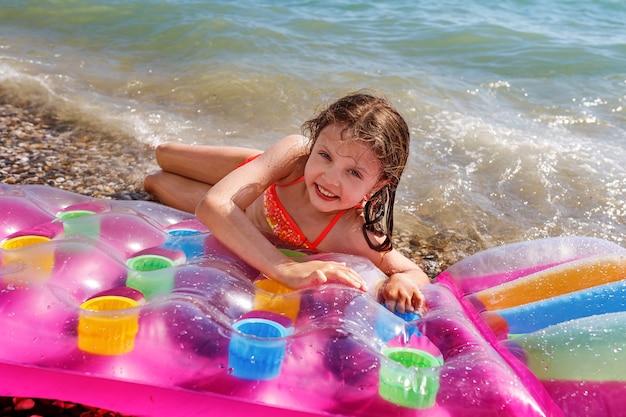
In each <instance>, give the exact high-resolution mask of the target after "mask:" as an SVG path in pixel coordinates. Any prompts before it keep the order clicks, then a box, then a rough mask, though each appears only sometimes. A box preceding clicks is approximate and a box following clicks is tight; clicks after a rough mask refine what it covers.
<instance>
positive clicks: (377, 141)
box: [302, 91, 410, 252]
mask: <svg viewBox="0 0 626 417" xmlns="http://www.w3.org/2000/svg"><path fill="white" fill-rule="evenodd" d="M333 124H337V125H340V126H341V127H342V128H343V129H342V132H341V137H342V139H344V140H352V139H355V140H359V141H362V142H363V143H365V145H366V146H368V147H369V148H370V149H372V151H373V152H374V154H375V155H376V156H377V157H378V159H379V160H380V163H381V171H382V172H381V178H380V179H379V180H380V181H382V182H387V184H386V185H385V186H384V187H382V188H381V189H380V190H378V191H377V192H376V193H374V195H373V196H371V197H370V198H369V199H368V200H367V202H366V203H365V207H364V208H363V215H364V217H365V224H364V225H363V235H364V236H365V240H366V241H367V244H368V245H369V246H370V247H371V248H372V249H374V250H377V251H379V252H387V251H390V250H391V249H392V247H393V246H392V242H391V235H392V233H393V204H394V200H395V196H396V190H397V188H398V183H399V182H400V177H401V176H402V172H403V171H404V167H405V166H406V163H407V160H408V157H409V143H410V134H409V127H408V126H407V124H406V121H405V120H404V118H403V117H402V116H401V115H400V113H398V111H397V110H396V109H395V108H393V107H392V106H391V104H389V102H388V101H387V100H386V99H385V98H383V97H379V96H376V95H374V94H372V93H370V92H362V91H360V92H355V93H352V94H349V95H347V96H345V97H342V98H340V99H338V100H336V101H335V102H333V103H331V104H330V105H329V106H328V107H326V108H325V109H323V110H322V111H321V112H320V113H319V114H318V115H317V116H315V117H314V118H312V119H310V120H307V121H306V122H304V124H303V125H302V132H303V134H304V135H305V136H307V137H308V138H309V139H310V148H311V149H312V148H313V145H315V142H316V141H317V138H318V137H319V134H320V132H321V131H322V130H323V129H324V128H325V127H327V126H330V125H333ZM369 232H372V233H374V234H375V235H378V236H384V237H385V239H384V241H383V242H382V243H378V242H376V241H372V239H371V238H370V235H369Z"/></svg>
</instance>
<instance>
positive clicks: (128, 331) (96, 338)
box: [78, 295, 139, 355]
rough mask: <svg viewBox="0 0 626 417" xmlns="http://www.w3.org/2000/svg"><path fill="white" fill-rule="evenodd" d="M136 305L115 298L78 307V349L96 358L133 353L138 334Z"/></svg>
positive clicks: (104, 297)
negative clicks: (96, 356) (94, 355)
mask: <svg viewBox="0 0 626 417" xmlns="http://www.w3.org/2000/svg"><path fill="white" fill-rule="evenodd" d="M138 305H139V303H138V302H137V301H135V300H133V299H132V298H128V297H121V296H116V295H107V296H102V297H95V298H92V299H90V300H87V301H85V302H84V303H82V304H81V305H80V312H79V316H78V348H79V349H80V350H82V351H83V352H88V353H94V354H96V355H123V354H125V353H128V352H130V351H132V350H133V348H134V346H135V336H136V335H137V331H138V330H139V311H138V309H137V308H135V307H137V306H138Z"/></svg>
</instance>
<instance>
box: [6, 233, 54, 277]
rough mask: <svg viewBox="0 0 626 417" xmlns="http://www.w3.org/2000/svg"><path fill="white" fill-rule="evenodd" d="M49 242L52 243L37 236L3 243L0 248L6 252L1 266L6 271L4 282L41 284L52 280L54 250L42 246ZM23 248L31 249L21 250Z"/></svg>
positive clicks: (28, 236) (48, 239)
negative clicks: (49, 279)
mask: <svg viewBox="0 0 626 417" xmlns="http://www.w3.org/2000/svg"><path fill="white" fill-rule="evenodd" d="M47 242H50V238H47V237H45V236H37V235H25V236H18V237H14V238H11V239H7V240H5V241H4V242H2V243H1V244H0V248H2V249H4V250H6V252H5V253H4V254H3V255H2V257H1V258H0V259H1V261H0V265H1V266H2V267H3V268H2V269H3V270H4V271H5V272H4V274H3V281H5V282H10V283H13V284H19V283H26V284H41V283H43V282H45V281H46V280H47V279H48V278H50V273H51V271H52V267H53V266H54V248H52V247H51V246H49V245H48V246H46V245H41V244H42V243H47ZM36 245H41V246H38V247H35V246H36ZM30 247H32V248H30ZM23 248H30V249H29V250H21V249H23Z"/></svg>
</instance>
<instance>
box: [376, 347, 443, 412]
mask: <svg viewBox="0 0 626 417" xmlns="http://www.w3.org/2000/svg"><path fill="white" fill-rule="evenodd" d="M382 353H383V355H385V356H386V357H387V358H389V359H390V361H382V363H381V367H380V374H379V387H378V393H379V395H380V396H381V397H382V398H384V399H385V400H387V401H389V402H392V403H394V404H398V405H401V406H403V407H408V408H417V409H424V408H429V407H432V406H433V405H434V404H435V400H436V398H437V392H438V391H439V371H440V370H439V369H438V367H440V366H441V365H443V362H442V361H441V359H439V358H436V357H435V356H433V355H431V354H430V353H428V352H425V351H423V350H419V349H413V348H407V347H387V348H385V349H383V352H382Z"/></svg>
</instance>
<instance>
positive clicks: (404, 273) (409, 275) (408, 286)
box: [359, 236, 430, 313]
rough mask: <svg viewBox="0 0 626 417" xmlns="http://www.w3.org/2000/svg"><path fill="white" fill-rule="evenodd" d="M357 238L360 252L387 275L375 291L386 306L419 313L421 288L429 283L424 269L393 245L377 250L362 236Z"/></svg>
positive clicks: (420, 308) (421, 306) (422, 298)
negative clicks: (360, 241)
mask: <svg viewBox="0 0 626 417" xmlns="http://www.w3.org/2000/svg"><path fill="white" fill-rule="evenodd" d="M360 240H362V241H363V243H362V244H359V246H360V250H361V251H362V253H361V254H362V256H365V257H367V258H369V259H370V260H371V261H372V262H374V264H375V265H376V266H378V268H380V270H381V271H383V272H384V273H385V274H386V275H387V277H388V278H387V279H386V280H385V282H384V283H383V285H382V286H381V288H380V290H379V293H378V295H379V297H380V298H381V299H382V301H383V302H384V303H385V306H386V307H387V308H388V309H389V310H391V311H398V312H400V313H405V312H417V313H422V312H423V310H424V307H425V305H424V295H423V294H422V291H421V289H420V288H421V287H422V286H424V285H426V284H429V283H430V279H429V278H428V276H427V275H426V274H425V273H424V271H422V269H421V268H420V267H419V266H418V265H416V264H415V263H414V262H413V261H411V260H410V259H409V258H407V257H406V256H404V255H403V254H402V253H400V252H398V251H397V250H396V249H392V250H391V251H389V252H386V253H385V252H377V251H375V250H373V249H371V248H369V247H368V246H367V244H366V243H364V240H363V238H362V236H361V238H360Z"/></svg>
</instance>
